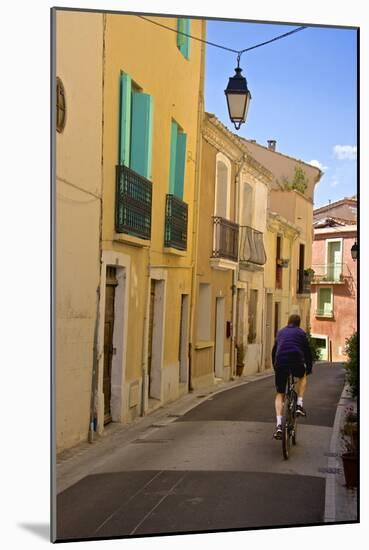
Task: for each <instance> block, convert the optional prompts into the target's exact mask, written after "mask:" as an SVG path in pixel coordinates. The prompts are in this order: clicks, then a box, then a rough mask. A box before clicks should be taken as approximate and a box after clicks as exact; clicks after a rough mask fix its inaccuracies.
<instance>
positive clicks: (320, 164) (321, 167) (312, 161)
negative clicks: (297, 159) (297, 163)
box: [309, 160, 328, 172]
mask: <svg viewBox="0 0 369 550" xmlns="http://www.w3.org/2000/svg"><path fill="white" fill-rule="evenodd" d="M309 164H311V166H315V167H316V168H319V170H321V171H322V172H326V171H327V170H328V166H323V164H322V163H321V162H319V160H311V161H310V162H309Z"/></svg>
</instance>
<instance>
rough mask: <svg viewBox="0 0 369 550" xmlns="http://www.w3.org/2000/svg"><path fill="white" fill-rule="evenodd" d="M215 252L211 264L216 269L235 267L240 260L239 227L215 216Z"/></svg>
mask: <svg viewBox="0 0 369 550" xmlns="http://www.w3.org/2000/svg"><path fill="white" fill-rule="evenodd" d="M213 223H214V233H213V252H212V259H211V265H212V267H214V268H215V269H235V267H236V264H237V260H238V231H239V227H238V225H237V224H236V223H233V222H231V221H229V220H226V219H225V218H221V217H219V216H213Z"/></svg>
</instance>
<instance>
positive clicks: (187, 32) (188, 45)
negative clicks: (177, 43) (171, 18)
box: [182, 19, 190, 59]
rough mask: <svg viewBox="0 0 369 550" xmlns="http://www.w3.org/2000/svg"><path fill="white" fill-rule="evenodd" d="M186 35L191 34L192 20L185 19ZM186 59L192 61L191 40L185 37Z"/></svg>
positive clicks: (184, 52)
mask: <svg viewBox="0 0 369 550" xmlns="http://www.w3.org/2000/svg"><path fill="white" fill-rule="evenodd" d="M184 32H185V33H186V34H190V20H189V19H185V30H184ZM182 53H183V55H184V56H185V58H186V59H190V38H189V37H188V36H185V45H184V51H183V52H182Z"/></svg>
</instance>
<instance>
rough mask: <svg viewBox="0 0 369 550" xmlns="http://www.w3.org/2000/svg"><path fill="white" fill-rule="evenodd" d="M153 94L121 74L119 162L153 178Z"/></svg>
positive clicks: (146, 176)
mask: <svg viewBox="0 0 369 550" xmlns="http://www.w3.org/2000/svg"><path fill="white" fill-rule="evenodd" d="M152 123H153V101H152V96H150V95H148V94H145V93H143V92H141V91H139V90H138V89H137V88H135V87H134V85H132V79H131V77H130V76H129V75H128V74H125V73H121V76H120V134H119V164H120V165H125V166H127V167H129V168H131V169H132V170H134V171H135V172H137V173H138V174H140V175H141V176H143V177H145V178H147V179H151V158H152V125H153V124H152Z"/></svg>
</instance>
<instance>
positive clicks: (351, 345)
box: [345, 332, 358, 397]
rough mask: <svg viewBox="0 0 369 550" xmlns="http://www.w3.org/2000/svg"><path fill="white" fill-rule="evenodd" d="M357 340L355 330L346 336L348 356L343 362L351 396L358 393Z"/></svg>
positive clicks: (355, 395)
mask: <svg viewBox="0 0 369 550" xmlns="http://www.w3.org/2000/svg"><path fill="white" fill-rule="evenodd" d="M357 342H358V340H357V332H354V334H353V335H352V336H350V338H346V348H345V352H346V354H347V356H348V361H347V363H346V364H345V368H346V380H347V383H348V384H349V386H350V391H351V395H352V397H357V394H358V381H357V368H358V365H357V362H358V358H357V352H358V350H357V347H358V343H357Z"/></svg>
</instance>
